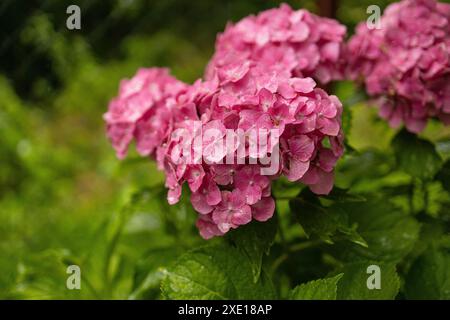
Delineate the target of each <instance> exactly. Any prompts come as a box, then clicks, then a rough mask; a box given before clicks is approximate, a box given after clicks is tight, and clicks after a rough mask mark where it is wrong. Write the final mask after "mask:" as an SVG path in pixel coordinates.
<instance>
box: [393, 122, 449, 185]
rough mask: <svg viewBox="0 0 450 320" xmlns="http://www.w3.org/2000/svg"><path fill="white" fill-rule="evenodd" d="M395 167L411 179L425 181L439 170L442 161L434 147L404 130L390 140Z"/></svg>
mask: <svg viewBox="0 0 450 320" xmlns="http://www.w3.org/2000/svg"><path fill="white" fill-rule="evenodd" d="M392 147H393V149H394V153H395V158H396V160H397V165H398V166H399V167H400V169H402V170H403V171H405V172H406V173H408V174H409V175H411V176H413V177H417V178H420V179H422V180H427V179H430V178H432V177H433V176H434V175H435V174H436V172H437V171H439V169H440V168H441V165H442V159H441V157H440V155H439V154H438V153H437V151H436V148H435V146H434V145H433V144H432V143H431V142H430V141H428V140H424V139H421V138H419V137H417V136H416V135H415V134H412V133H409V132H408V131H406V130H405V129H404V130H402V131H400V132H399V133H398V134H397V135H396V136H395V137H394V139H393V140H392Z"/></svg>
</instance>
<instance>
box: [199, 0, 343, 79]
mask: <svg viewBox="0 0 450 320" xmlns="http://www.w3.org/2000/svg"><path fill="white" fill-rule="evenodd" d="M345 34H346V28H345V26H343V25H342V24H340V23H338V22H337V21H336V20H333V19H329V18H324V17H319V16H317V15H314V14H312V13H311V12H309V11H307V10H304V9H300V10H297V11H294V10H293V9H292V8H291V7H289V6H288V5H287V4H282V5H281V6H280V7H279V8H275V9H270V10H266V11H263V12H261V13H259V14H258V15H256V16H253V15H252V16H248V17H246V18H244V19H242V20H240V21H239V22H237V23H236V24H228V25H227V28H226V30H225V32H224V33H222V34H220V35H219V36H218V38H217V41H216V52H215V54H214V56H213V58H212V60H211V62H210V64H209V66H208V69H207V72H206V78H207V79H209V78H211V77H212V76H213V75H214V74H215V72H217V71H216V68H217V67H220V71H219V74H220V72H223V71H224V68H223V67H224V66H225V65H232V66H233V68H230V69H227V70H229V71H233V72H235V76H237V77H239V73H243V72H245V69H246V68H247V66H240V67H239V65H238V64H236V63H235V60H236V59H235V58H233V57H235V56H238V57H239V58H240V59H246V60H249V61H255V62H257V63H259V64H263V65H266V66H270V67H271V68H272V69H275V70H277V71H278V72H280V73H281V72H286V73H288V74H289V75H290V76H297V77H312V78H313V79H315V80H317V81H318V82H320V83H321V84H326V83H328V82H330V81H331V80H337V79H340V78H342V76H343V74H342V71H343V69H342V66H343V63H342V62H343V61H342V49H343V39H344V36H345Z"/></svg>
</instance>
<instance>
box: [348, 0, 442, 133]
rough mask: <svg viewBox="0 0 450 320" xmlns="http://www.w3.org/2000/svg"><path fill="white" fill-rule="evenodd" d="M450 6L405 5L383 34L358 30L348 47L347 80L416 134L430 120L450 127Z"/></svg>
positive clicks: (387, 15)
mask: <svg viewBox="0 0 450 320" xmlns="http://www.w3.org/2000/svg"><path fill="white" fill-rule="evenodd" d="M449 22H450V5H449V4H443V3H438V2H436V1H435V0H403V1H401V2H398V3H394V4H391V5H390V6H388V7H387V8H386V10H385V12H384V14H383V16H382V18H381V28H380V29H369V28H368V27H367V25H366V23H365V22H362V23H360V24H359V25H358V27H357V30H356V34H355V36H353V37H352V38H351V39H350V41H349V43H348V47H347V51H348V52H347V59H348V64H349V77H350V78H351V79H354V80H363V81H364V83H365V86H366V90H367V92H368V94H369V95H370V96H372V97H375V98H376V102H377V105H378V106H379V111H380V116H381V117H383V118H385V119H388V121H389V124H390V125H391V126H392V127H397V126H399V125H400V124H401V123H402V122H403V123H404V124H405V126H406V128H407V129H408V130H409V131H411V132H415V133H418V132H420V131H422V130H423V129H424V127H425V125H426V123H427V121H428V118H431V117H437V118H439V119H441V120H442V121H443V122H444V123H446V124H450V55H449V52H450V24H449Z"/></svg>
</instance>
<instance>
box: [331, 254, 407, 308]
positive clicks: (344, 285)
mask: <svg viewBox="0 0 450 320" xmlns="http://www.w3.org/2000/svg"><path fill="white" fill-rule="evenodd" d="M373 265H375V266H378V267H379V271H380V273H379V275H380V288H379V289H377V288H372V289H369V286H368V284H372V283H373V282H372V281H373V277H375V276H377V275H376V274H375V273H374V272H373V271H372V270H370V269H368V267H369V266H373ZM339 272H342V273H344V276H343V277H342V279H341V280H340V281H339V284H338V290H337V298H338V299H342V300H388V299H395V297H396V295H397V293H398V291H399V288H400V279H399V277H398V275H397V272H396V270H395V264H393V263H381V262H370V261H361V262H356V263H349V264H346V265H345V266H344V267H343V268H341V269H339ZM375 272H376V271H375ZM370 277H372V278H370Z"/></svg>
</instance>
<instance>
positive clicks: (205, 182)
mask: <svg viewBox="0 0 450 320" xmlns="http://www.w3.org/2000/svg"><path fill="white" fill-rule="evenodd" d="M285 15H288V17H289V19H287V22H288V24H289V25H288V26H286V28H291V29H289V30H291V31H290V32H288V34H289V37H290V38H289V39H288V38H286V39H284V40H285V41H282V35H279V36H278V40H277V43H276V42H275V40H274V39H275V38H273V37H275V35H276V34H277V33H286V32H287V29H280V30H278V31H279V32H275V31H276V29H273V30H271V31H270V32H269V35H271V36H270V39H272V38H273V39H272V40H270V41H272V42H273V43H272V44H269V43H262V42H261V43H260V42H258V43H257V44H258V45H260V44H263V45H265V48H266V49H267V51H266V54H267V57H269V56H270V55H271V54H272V52H273V50H287V51H286V52H290V51H291V50H294V49H295V50H297V49H299V48H301V47H302V46H305V47H306V46H315V47H314V49H311V50H313V51H314V50H316V51H320V52H321V53H322V55H323V53H324V52H328V51H327V50H328V49H330V50H331V47H332V46H331V45H330V46H327V43H329V44H331V43H336V44H338V45H340V40H339V39H340V37H341V35H340V34H341V33H342V30H340V29H339V28H336V27H339V25H337V24H336V25H334V24H333V23H332V22H331V21H328V20H324V21H322V20H318V21H320V23H318V25H319V26H320V27H317V26H316V27H315V28H312V26H309V25H308V24H309V23H311V22H310V21H312V20H314V19H319V18H316V17H315V16H313V15H311V14H309V13H308V12H306V11H303V10H300V11H297V12H292V11H291V9H290V8H289V7H287V6H282V7H281V8H280V9H275V10H269V11H267V12H264V13H262V14H261V15H259V16H258V17H257V18H255V19H256V21H258V22H259V23H263V22H264V21H266V22H265V23H269V20H270V19H272V18H273V23H274V24H273V25H272V24H267V26H266V27H267V28H268V27H269V26H272V27H275V25H276V24H278V25H279V26H280V27H281V26H282V25H283V24H282V23H281V22H282V21H281V20H285ZM270 17H272V18H270ZM249 19H250V20H252V19H253V18H249ZM244 21H245V20H244ZM275 21H278V23H275ZM238 25H239V24H238ZM239 28H241V27H239ZM239 28H238V29H239ZM298 30H303V31H302V32H304V33H305V32H306V33H305V34H306V36H302V37H304V39H303V38H302V37H301V38H295V37H299V35H294V34H296V32H294V31H298ZM305 30H306V31H305ZM227 32H228V31H227ZM227 32H226V33H225V35H226V34H227ZM248 36H249V35H247V37H248ZM233 37H238V36H236V35H234V36H233ZM258 37H260V36H258ZM292 37H294V38H295V39H294V38H292ZM310 38H311V39H310ZM236 39H237V38H236ZM244 39H245V37H244ZM308 39H310V40H308ZM291 40H292V41H291ZM300 40H301V41H300ZM258 41H259V40H258ZM220 42H221V41H219V43H220ZM291 42H292V43H291ZM327 47H329V48H328V49H326V48H327ZM255 48H256V47H255ZM289 48H290V49H289ZM266 49H264V50H266ZM229 50H231V52H230V54H227V53H226V52H225V51H226V50H225V49H224V48H221V49H220V50H219V51H220V54H216V55H215V56H214V59H213V62H211V63H210V65H209V66H210V70H213V71H211V72H210V73H209V75H208V76H207V78H206V80H198V81H196V82H195V83H194V84H192V85H186V84H184V83H182V82H180V81H178V80H176V79H175V78H173V77H171V76H170V75H169V74H168V73H167V71H166V70H165V69H159V68H150V69H141V70H139V71H138V73H137V74H136V75H135V76H134V77H133V78H132V79H131V80H128V81H123V82H122V83H121V86H120V90H119V97H117V98H115V99H113V100H112V102H111V103H110V106H109V110H108V112H107V113H106V114H105V117H104V118H105V120H106V122H107V125H108V135H109V137H110V139H111V141H112V143H113V146H114V147H115V149H116V151H117V154H118V156H119V157H123V156H124V155H125V152H126V150H127V146H128V145H129V143H130V141H131V140H133V139H134V140H135V141H136V145H137V150H138V152H139V153H140V154H141V155H143V156H147V155H151V156H152V157H153V158H155V159H156V161H157V163H158V167H159V168H160V169H162V170H164V172H165V176H166V182H165V185H166V187H167V188H168V197H167V200H168V202H169V203H170V204H174V203H176V202H178V201H179V199H180V197H181V193H182V186H183V184H184V183H186V184H187V185H188V187H189V189H190V191H191V197H190V200H191V203H192V206H193V207H194V209H195V210H196V211H197V212H198V214H199V216H198V220H197V227H198V229H199V230H200V234H201V236H202V237H203V238H205V239H209V238H211V237H214V236H219V235H223V234H225V233H226V232H228V231H229V230H230V229H234V228H237V227H239V226H240V225H244V224H247V223H249V222H250V221H251V220H253V219H254V220H258V221H266V220H268V219H269V218H271V217H272V215H273V213H274V211H275V202H274V199H273V198H272V196H271V183H272V181H273V180H274V179H278V178H279V177H280V176H283V175H284V176H286V177H287V179H288V180H290V181H296V182H301V183H303V184H305V185H307V186H308V187H309V188H310V189H311V190H312V191H313V192H315V193H317V194H327V193H329V192H330V190H331V188H332V187H333V180H334V174H333V170H334V166H335V164H336V161H337V160H338V159H339V157H341V156H342V153H343V135H342V130H341V114H342V105H341V103H340V102H339V100H338V98H337V97H336V96H332V95H328V94H327V93H326V92H325V91H324V90H322V89H320V88H317V87H316V82H315V81H314V80H313V79H312V78H310V77H304V75H305V74H309V73H310V74H314V75H316V76H317V74H318V73H316V71H317V69H318V68H319V69H320V66H321V67H322V68H325V69H327V72H329V73H330V72H332V71H330V70H331V69H330V68H331V66H330V68H328V67H325V66H326V65H327V63H328V62H330V61H331V60H327V58H323V59H322V58H320V59H319V60H320V61H319V60H317V61H315V60H314V59H313V58H312V57H310V56H307V57H308V58H305V59H306V60H308V61H307V62H304V63H303V62H300V63H299V62H298V59H299V58H298V57H299V56H298V54H299V51H297V52H295V50H294V57H288V58H287V60H289V59H291V60H292V61H294V60H295V61H296V64H295V65H294V64H293V63H292V65H293V67H292V68H291V69H287V68H285V66H282V65H280V64H277V63H270V62H269V61H265V60H264V59H262V60H258V59H253V58H251V57H249V56H247V55H245V54H240V53H237V54H236V52H234V51H233V48H230V49H229ZM316 51H314V52H316ZM286 52H285V53H284V54H282V51H279V54H280V55H281V54H282V56H285V55H286V56H289V55H290V53H286ZM255 53H256V51H255ZM260 53H262V51H260ZM328 53H330V52H328ZM263 55H264V54H263ZM322 55H321V56H322ZM219 56H222V57H223V60H222V58H219ZM225 56H226V57H225ZM323 56H324V57H325V56H326V57H331V56H333V55H327V54H325V55H323ZM253 57H255V56H253ZM305 57H306V56H305ZM216 59H220V60H221V62H220V63H217V61H218V60H216ZM310 59H312V60H310ZM287 60H286V61H287ZM311 63H313V65H314V67H311V66H312V65H311ZM212 66H214V67H212ZM333 72H334V71H333ZM321 74H323V72H322V71H321ZM330 77H332V76H330ZM330 77H326V79H327V81H328V79H329V78H330ZM211 133H212V134H211ZM255 146H256V147H255Z"/></svg>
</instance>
